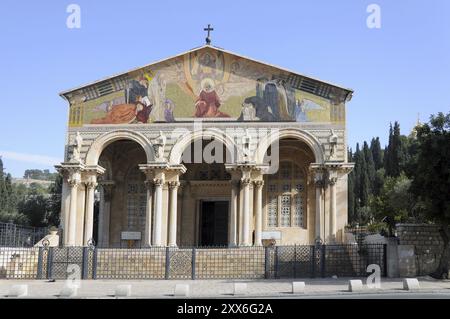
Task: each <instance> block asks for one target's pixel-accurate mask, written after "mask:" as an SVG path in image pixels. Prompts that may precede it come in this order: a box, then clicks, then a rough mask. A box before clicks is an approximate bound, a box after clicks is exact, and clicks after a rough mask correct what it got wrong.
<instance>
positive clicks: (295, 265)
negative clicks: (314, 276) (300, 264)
mask: <svg viewBox="0 0 450 319" xmlns="http://www.w3.org/2000/svg"><path fill="white" fill-rule="evenodd" d="M294 278H297V244H295V245H294Z"/></svg>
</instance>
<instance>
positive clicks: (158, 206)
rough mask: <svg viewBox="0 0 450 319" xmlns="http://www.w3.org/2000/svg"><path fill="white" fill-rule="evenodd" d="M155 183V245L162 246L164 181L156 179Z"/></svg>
mask: <svg viewBox="0 0 450 319" xmlns="http://www.w3.org/2000/svg"><path fill="white" fill-rule="evenodd" d="M153 181H154V183H155V198H154V207H155V224H154V226H153V245H155V246H162V211H163V185H164V179H160V178H159V179H154V180H153Z"/></svg>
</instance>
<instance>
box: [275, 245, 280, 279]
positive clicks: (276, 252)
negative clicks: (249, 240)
mask: <svg viewBox="0 0 450 319" xmlns="http://www.w3.org/2000/svg"><path fill="white" fill-rule="evenodd" d="M278 270H279V268H278V246H275V274H274V277H275V278H279V277H280V276H279V274H278Z"/></svg>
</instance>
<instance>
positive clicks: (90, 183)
mask: <svg viewBox="0 0 450 319" xmlns="http://www.w3.org/2000/svg"><path fill="white" fill-rule="evenodd" d="M84 185H86V187H87V188H88V189H95V188H96V187H97V185H98V184H97V182H95V181H87V182H85V183H84Z"/></svg>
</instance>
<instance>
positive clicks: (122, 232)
mask: <svg viewBox="0 0 450 319" xmlns="http://www.w3.org/2000/svg"><path fill="white" fill-rule="evenodd" d="M146 162H147V154H146V151H145V149H144V148H143V147H142V146H141V145H140V144H139V143H137V142H135V141H133V140H129V139H119V140H115V141H113V142H111V143H109V144H108V145H107V146H106V147H105V148H104V149H103V150H102V152H101V153H100V155H99V163H100V165H103V167H104V168H105V169H106V170H105V173H104V174H103V175H102V176H100V177H99V178H98V184H99V191H100V196H99V201H100V203H99V217H98V244H99V246H101V247H140V246H142V241H143V237H144V232H145V223H146V205H147V190H146V185H145V180H146V177H145V174H144V173H143V172H142V171H141V170H140V169H139V164H143V163H146Z"/></svg>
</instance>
